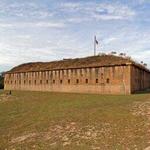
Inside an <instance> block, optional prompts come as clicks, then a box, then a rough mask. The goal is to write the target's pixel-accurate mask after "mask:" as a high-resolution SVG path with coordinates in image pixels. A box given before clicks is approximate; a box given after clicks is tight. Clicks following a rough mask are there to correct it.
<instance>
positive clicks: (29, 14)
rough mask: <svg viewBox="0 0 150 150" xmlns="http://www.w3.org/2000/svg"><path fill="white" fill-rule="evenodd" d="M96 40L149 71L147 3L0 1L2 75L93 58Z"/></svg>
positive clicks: (149, 12)
mask: <svg viewBox="0 0 150 150" xmlns="http://www.w3.org/2000/svg"><path fill="white" fill-rule="evenodd" d="M94 35H96V36H97V39H98V41H99V45H98V47H97V53H99V52H102V53H109V52H111V51H117V53H121V52H123V53H126V54H127V55H128V56H131V57H132V58H133V59H135V60H137V61H144V62H145V63H147V64H148V66H149V67H150V58H149V57H150V0H118V1H117V0H57V1H56V0H0V71H6V70H9V69H11V68H12V67H14V66H16V65H18V64H21V63H26V62H32V61H51V60H57V59H63V58H74V57H84V56H89V55H93V37H94Z"/></svg>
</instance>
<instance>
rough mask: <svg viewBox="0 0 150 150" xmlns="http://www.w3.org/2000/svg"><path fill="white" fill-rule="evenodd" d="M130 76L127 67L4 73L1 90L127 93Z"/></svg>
mask: <svg viewBox="0 0 150 150" xmlns="http://www.w3.org/2000/svg"><path fill="white" fill-rule="evenodd" d="M130 75H131V67H130V65H124V66H108V67H97V68H78V69H65V70H51V71H42V72H41V71H39V72H27V73H10V74H5V87H4V89H5V90H31V91H55V92H77V93H99V94H130V93H131V87H130V86H131V78H130V77H131V76H130ZM132 84H133V83H132ZM145 84H146V83H145ZM145 86H146V85H145Z"/></svg>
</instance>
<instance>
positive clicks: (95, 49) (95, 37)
mask: <svg viewBox="0 0 150 150" xmlns="http://www.w3.org/2000/svg"><path fill="white" fill-rule="evenodd" d="M95 55H96V36H94V56H95Z"/></svg>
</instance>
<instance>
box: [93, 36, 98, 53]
mask: <svg viewBox="0 0 150 150" xmlns="http://www.w3.org/2000/svg"><path fill="white" fill-rule="evenodd" d="M96 45H98V40H97V39H96V36H94V56H95V55H96Z"/></svg>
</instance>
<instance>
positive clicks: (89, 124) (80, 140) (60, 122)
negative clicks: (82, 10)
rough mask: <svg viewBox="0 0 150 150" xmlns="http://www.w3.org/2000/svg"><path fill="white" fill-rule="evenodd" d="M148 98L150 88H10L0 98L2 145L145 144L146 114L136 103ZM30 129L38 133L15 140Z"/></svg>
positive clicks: (132, 146) (80, 146) (102, 146)
mask: <svg viewBox="0 0 150 150" xmlns="http://www.w3.org/2000/svg"><path fill="white" fill-rule="evenodd" d="M4 93H6V92H4V91H0V97H2V96H3V97H4V98H5V96H6V95H5V94H4ZM149 99H150V94H138V95H129V96H106V95H94V94H66V93H49V92H20V91H15V92H12V96H6V100H2V101H0V149H6V148H7V149H13V148H14V149H17V150H21V149H36V150H37V149H43V150H45V149H70V150H72V149H73V150H74V149H77V150H78V149H81V150H82V149H86V150H88V149H94V148H100V149H114V150H115V149H119V150H122V149H127V148H128V149H136V148H137V149H139V150H140V149H144V148H145V147H147V146H148V142H149V134H148V130H149V125H148V118H147V117H146V116H143V115H133V112H132V108H133V106H134V104H135V103H137V102H138V103H144V102H147V101H148V100H149ZM72 124H73V125H72ZM67 127H68V129H67ZM59 128H60V129H59ZM73 128H75V129H74V130H73ZM71 130H73V131H72V132H71ZM89 132H90V133H89ZM31 133H34V136H31V137H30V136H29V137H28V138H26V139H24V140H21V141H19V140H14V141H15V142H12V141H13V139H16V138H18V137H22V136H24V135H30V134H31ZM88 134H89V135H88ZM94 135H95V136H94ZM47 136H48V137H49V138H47ZM64 137H67V138H68V140H66V141H69V143H68V145H66V146H65V145H63V144H64V143H65V142H64V140H63V138H64Z"/></svg>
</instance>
